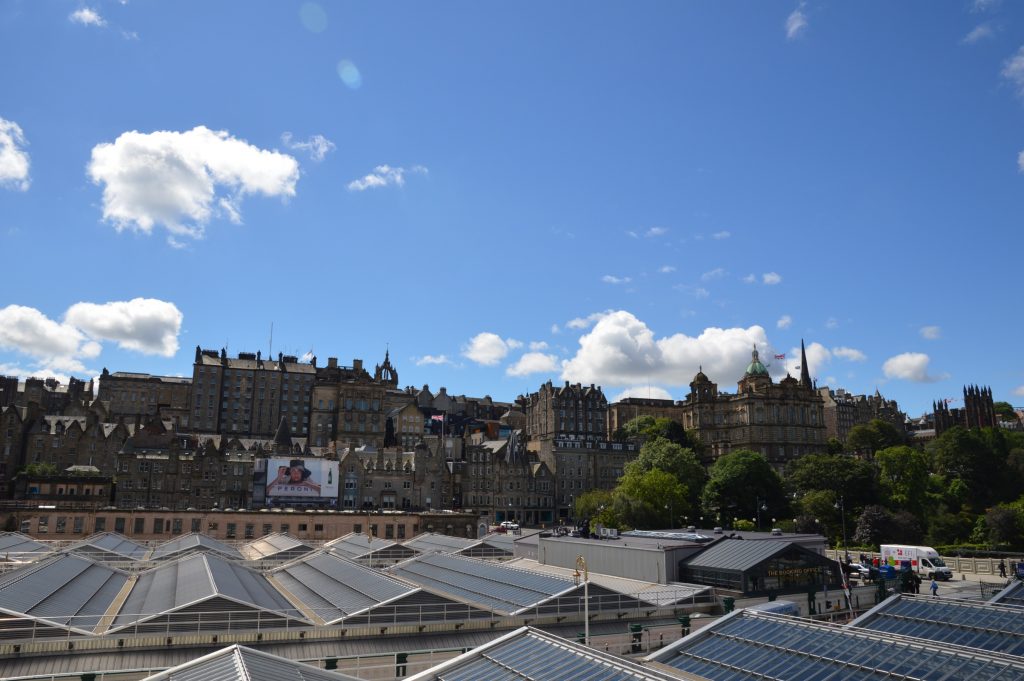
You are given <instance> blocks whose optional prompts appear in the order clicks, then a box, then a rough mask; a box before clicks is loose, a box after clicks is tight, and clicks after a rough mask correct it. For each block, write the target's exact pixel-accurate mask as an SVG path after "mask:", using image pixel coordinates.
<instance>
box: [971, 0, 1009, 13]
mask: <svg viewBox="0 0 1024 681" xmlns="http://www.w3.org/2000/svg"><path fill="white" fill-rule="evenodd" d="M1001 2H1002V0H974V3H973V4H972V5H971V11H972V12H987V11H988V10H990V9H995V8H996V7H998V6H999V5H1000V3H1001Z"/></svg>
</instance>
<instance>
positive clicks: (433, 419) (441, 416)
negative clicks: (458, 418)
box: [430, 414, 444, 421]
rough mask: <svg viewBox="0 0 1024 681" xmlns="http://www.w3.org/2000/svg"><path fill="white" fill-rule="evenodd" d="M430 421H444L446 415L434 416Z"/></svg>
mask: <svg viewBox="0 0 1024 681" xmlns="http://www.w3.org/2000/svg"><path fill="white" fill-rule="evenodd" d="M430 419H431V420H432V421H444V414H432V415H431V416H430Z"/></svg>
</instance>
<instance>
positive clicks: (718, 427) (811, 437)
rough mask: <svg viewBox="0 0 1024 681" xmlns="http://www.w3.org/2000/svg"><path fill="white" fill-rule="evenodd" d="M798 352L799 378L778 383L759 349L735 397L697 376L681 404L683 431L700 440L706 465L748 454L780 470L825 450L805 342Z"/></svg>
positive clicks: (820, 412)
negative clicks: (725, 456) (726, 456)
mask: <svg viewBox="0 0 1024 681" xmlns="http://www.w3.org/2000/svg"><path fill="white" fill-rule="evenodd" d="M800 352H801V360H802V361H801V372H800V379H799V380H797V379H795V378H793V377H792V376H789V375H787V376H786V378H784V379H782V380H781V381H779V383H775V382H774V381H773V380H772V378H771V376H770V375H769V374H768V369H767V368H766V367H765V366H764V364H762V363H761V360H760V359H759V358H758V352H757V348H756V347H755V348H754V351H753V353H752V356H751V361H750V364H749V365H748V366H747V369H746V371H745V372H744V374H743V377H742V378H741V379H740V380H739V383H738V389H737V391H736V394H729V393H720V392H719V391H718V386H717V385H716V384H715V383H712V382H711V381H710V380H709V379H708V377H707V376H706V375H704V372H703V371H699V372H698V373H697V375H696V376H695V377H694V379H693V381H692V382H691V383H690V393H689V394H688V395H687V396H686V400H685V401H684V402H683V405H682V406H683V426H684V427H685V428H686V429H687V430H693V431H694V432H696V434H697V435H698V436H699V437H700V440H701V442H702V443H703V444H704V458H705V463H707V464H710V463H712V462H713V461H714V460H715V459H717V458H718V457H720V456H722V455H723V454H728V453H729V452H731V451H733V450H737V449H750V450H753V451H755V452H759V453H761V454H762V455H764V457H765V458H766V459H768V461H769V462H770V463H772V464H773V465H774V466H776V467H778V468H782V467H784V466H785V464H786V463H787V462H789V461H792V460H793V459H795V458H797V457H800V456H803V455H804V454H810V453H814V452H823V451H825V444H826V430H825V420H824V409H823V404H822V398H821V395H820V394H819V393H818V391H817V389H816V388H815V386H814V385H813V383H812V382H811V378H810V373H809V371H808V368H807V356H806V353H805V352H804V350H803V342H801V344H800Z"/></svg>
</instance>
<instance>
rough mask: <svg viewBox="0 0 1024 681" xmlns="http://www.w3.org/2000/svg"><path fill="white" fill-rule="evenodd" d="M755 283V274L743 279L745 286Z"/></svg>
mask: <svg viewBox="0 0 1024 681" xmlns="http://www.w3.org/2000/svg"><path fill="white" fill-rule="evenodd" d="M755 281H757V276H755V275H754V274H753V273H751V274H748V275H747V276H745V277H743V283H744V284H753V283H754V282H755Z"/></svg>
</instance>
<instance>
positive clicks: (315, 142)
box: [281, 132, 336, 162]
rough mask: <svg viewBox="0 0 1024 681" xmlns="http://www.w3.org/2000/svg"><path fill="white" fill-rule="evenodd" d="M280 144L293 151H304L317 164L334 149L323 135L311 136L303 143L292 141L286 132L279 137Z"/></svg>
mask: <svg viewBox="0 0 1024 681" xmlns="http://www.w3.org/2000/svg"><path fill="white" fill-rule="evenodd" d="M281 143H282V144H284V146H286V147H287V148H289V149H292V150H293V151H305V152H306V153H308V154H309V157H310V158H311V159H313V160H314V161H317V162H319V161H322V160H324V157H325V156H327V154H329V153H330V152H332V151H334V150H335V148H336V147H335V146H334V142H332V141H331V140H329V139H327V138H326V137H324V136H323V135H313V136H311V137H310V138H309V139H307V140H305V141H293V140H292V134H291V133H290V132H286V133H284V134H283V135H281Z"/></svg>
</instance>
